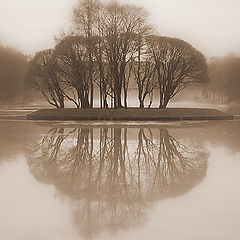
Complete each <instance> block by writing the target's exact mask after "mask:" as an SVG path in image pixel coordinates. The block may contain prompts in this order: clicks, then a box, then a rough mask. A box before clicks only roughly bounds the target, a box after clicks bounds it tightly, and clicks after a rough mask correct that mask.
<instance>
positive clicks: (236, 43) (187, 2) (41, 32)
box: [0, 0, 240, 57]
mask: <svg viewBox="0 0 240 240" xmlns="http://www.w3.org/2000/svg"><path fill="white" fill-rule="evenodd" d="M121 1H122V2H127V3H130V4H136V5H138V6H142V7H144V8H145V9H146V10H147V11H148V12H149V14H150V19H151V22H152V23H153V24H154V26H155V28H156V29H157V30H158V32H159V34H161V35H166V36H171V37H178V38H181V39H183V40H185V41H188V42H189V43H190V44H192V45H193V46H194V47H195V48H197V49H199V50H200V51H202V53H203V54H205V55H206V56H207V57H212V56H224V55H227V54H228V53H236V54H240V26H239V24H240V13H239V11H240V0H121ZM76 2H77V0H0V44H1V45H4V46H11V47H14V48H16V49H17V50H20V51H22V52H23V53H26V54H33V53H35V52H36V51H39V50H42V49H45V48H51V47H54V44H55V42H54V36H56V35H58V34H59V32H60V31H61V29H66V28H67V27H68V26H69V24H70V19H71V8H72V6H73V4H74V3H76Z"/></svg>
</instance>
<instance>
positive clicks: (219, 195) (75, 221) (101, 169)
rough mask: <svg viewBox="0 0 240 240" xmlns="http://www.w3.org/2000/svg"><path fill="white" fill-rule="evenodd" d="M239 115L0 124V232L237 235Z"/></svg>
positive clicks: (56, 238) (64, 236)
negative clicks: (214, 118) (188, 119)
mask: <svg viewBox="0 0 240 240" xmlns="http://www.w3.org/2000/svg"><path fill="white" fill-rule="evenodd" d="M239 142H240V122H239V121H216V122H201V123H199V122H195V123H190V122H189V123H187V122H183V123H164V124H159V123H158V124H157V123H149V122H147V123H144V124H141V125H138V124H136V123H124V124H123V123H122V124H115V125H113V124H111V123H109V122H108V123H107V124H106V123H99V122H95V123H94V122H92V123H84V124H83V123H74V122H72V123H70V122H62V123H59V122H28V121H24V120H18V121H14V120H12V121H5V120H3V119H2V120H1V121H0V213H1V214H0V239H4V240H33V239H34V240H77V239H101V240H103V239H104V240H105V239H107V240H108V239H113V240H114V239H127V240H145V239H154V240H155V239H164V240H175V239H178V240H188V239H189V240H192V239H195V240H196V239H197V240H198V239H199V240H200V239H201V240H213V239H219V240H221V239H222V240H223V239H224V240H225V239H231V240H238V239H240V230H239V222H240V187H239V183H240V146H239Z"/></svg>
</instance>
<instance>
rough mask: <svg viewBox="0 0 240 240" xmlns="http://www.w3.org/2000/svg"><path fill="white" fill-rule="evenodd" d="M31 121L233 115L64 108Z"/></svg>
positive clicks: (227, 117) (32, 115)
mask: <svg viewBox="0 0 240 240" xmlns="http://www.w3.org/2000/svg"><path fill="white" fill-rule="evenodd" d="M27 119H29V120H61V121H65V120H95V121H96V120H110V121H114V120H117V121H184V120H231V119H233V116H232V115H229V114H227V113H224V112H222V111H219V110H216V109H207V108H165V109H159V108H149V109H148V108H117V109H114V108H108V109H106V108H91V109H84V108H64V109H41V110H38V111H35V112H32V113H30V114H28V115H27Z"/></svg>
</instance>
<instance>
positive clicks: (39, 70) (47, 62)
mask: <svg viewBox="0 0 240 240" xmlns="http://www.w3.org/2000/svg"><path fill="white" fill-rule="evenodd" d="M27 84H29V85H30V86H32V87H33V88H35V89H36V90H38V91H40V92H41V93H42V95H43V96H44V98H45V99H46V100H47V102H48V103H49V104H51V105H53V106H55V107H57V108H64V93H63V88H62V86H61V82H60V81H59V66H58V64H57V61H56V58H55V57H54V54H53V50H52V49H47V50H44V51H40V52H38V53H36V54H35V56H34V58H33V59H31V61H30V62H29V69H28V74H27Z"/></svg>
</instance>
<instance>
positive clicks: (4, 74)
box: [0, 46, 28, 103]
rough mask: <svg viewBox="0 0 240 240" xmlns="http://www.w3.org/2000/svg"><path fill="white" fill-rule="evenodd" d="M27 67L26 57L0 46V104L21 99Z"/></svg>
mask: <svg viewBox="0 0 240 240" xmlns="http://www.w3.org/2000/svg"><path fill="white" fill-rule="evenodd" d="M27 66H28V61H27V57H26V56H24V55H23V54H21V53H19V52H17V51H15V50H14V49H11V48H5V47H2V46H0V103H1V102H18V101H19V100H20V99H22V95H23V92H24V79H25V76H26V73H27ZM20 101H21V100H20Z"/></svg>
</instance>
